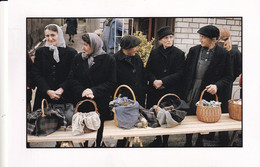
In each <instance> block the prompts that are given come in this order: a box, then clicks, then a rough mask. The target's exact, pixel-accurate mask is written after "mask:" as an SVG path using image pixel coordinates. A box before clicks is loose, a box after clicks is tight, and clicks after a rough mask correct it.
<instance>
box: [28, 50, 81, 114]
mask: <svg viewBox="0 0 260 167" xmlns="http://www.w3.org/2000/svg"><path fill="white" fill-rule="evenodd" d="M58 50H59V57H60V62H59V63H57V62H56V61H55V60H54V59H53V51H50V50H49V48H48V47H42V48H39V49H38V50H36V53H35V60H34V64H33V67H32V77H33V79H34V81H35V85H36V86H37V91H36V97H35V102H34V110H36V109H38V108H40V107H41V101H42V99H43V98H46V99H47V101H48V102H49V103H63V102H66V101H71V95H70V94H69V90H68V85H67V82H66V79H67V77H68V74H69V71H70V67H71V63H72V60H73V58H74V56H75V55H76V54H77V51H76V50H75V49H73V48H71V47H68V46H67V47H66V48H60V47H58ZM59 88H63V89H64V93H63V95H62V96H63V98H64V99H65V101H64V99H60V100H58V101H56V100H51V99H50V98H49V96H48V95H47V90H54V91H55V90H57V89H59Z"/></svg>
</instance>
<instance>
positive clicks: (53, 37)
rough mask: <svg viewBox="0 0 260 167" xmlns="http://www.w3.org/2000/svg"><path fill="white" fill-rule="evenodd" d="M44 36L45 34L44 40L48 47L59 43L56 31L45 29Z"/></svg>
mask: <svg viewBox="0 0 260 167" xmlns="http://www.w3.org/2000/svg"><path fill="white" fill-rule="evenodd" d="M44 34H45V38H46V40H47V42H48V43H49V44H50V45H53V46H57V44H58V42H59V38H58V33H57V32H56V31H52V30H49V29H46V30H45V31H44Z"/></svg>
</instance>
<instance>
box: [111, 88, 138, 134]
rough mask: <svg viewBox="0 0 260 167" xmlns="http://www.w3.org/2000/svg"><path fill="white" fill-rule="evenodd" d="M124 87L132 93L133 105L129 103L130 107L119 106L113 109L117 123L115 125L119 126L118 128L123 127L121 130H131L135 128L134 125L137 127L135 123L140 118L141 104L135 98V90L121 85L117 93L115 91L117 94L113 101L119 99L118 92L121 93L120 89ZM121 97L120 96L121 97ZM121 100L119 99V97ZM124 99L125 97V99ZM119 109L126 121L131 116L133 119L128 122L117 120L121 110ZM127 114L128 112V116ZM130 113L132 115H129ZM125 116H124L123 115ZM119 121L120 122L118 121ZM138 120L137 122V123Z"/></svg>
mask: <svg viewBox="0 0 260 167" xmlns="http://www.w3.org/2000/svg"><path fill="white" fill-rule="evenodd" d="M122 87H125V88H127V89H128V90H129V91H130V92H131V94H132V96H133V101H132V102H133V103H129V104H128V105H126V106H118V107H113V109H112V111H113V112H114V122H115V125H116V126H117V127H121V128H125V129H129V128H133V127H134V125H135V123H136V122H137V121H138V116H139V107H140V106H139V103H138V102H137V101H136V98H135V94H134V92H133V90H132V89H131V88H130V87H129V86H127V85H120V86H119V87H118V88H117V89H116V91H115V93H114V97H113V100H116V98H117V93H118V91H119V89H120V88H122ZM119 96H120V95H119ZM118 98H119V97H118ZM123 98H124V97H123ZM118 108H120V110H121V112H122V113H121V116H120V118H122V116H123V115H124V116H123V117H124V118H125V119H126V118H127V117H128V118H130V116H131V119H128V120H120V119H119V118H117V117H118V116H117V112H119V111H120V110H119V109H118ZM127 112H128V114H129V115H128V114H127ZM129 112H131V113H129ZM122 114H123V115H122ZM118 119H119V120H118ZM135 120H136V121H135ZM119 121H120V123H119ZM122 121H128V122H122Z"/></svg>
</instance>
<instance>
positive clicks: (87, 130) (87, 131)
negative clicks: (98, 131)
mask: <svg viewBox="0 0 260 167" xmlns="http://www.w3.org/2000/svg"><path fill="white" fill-rule="evenodd" d="M87 101H88V102H91V103H92V104H93V105H94V108H95V112H96V113H97V114H98V115H100V114H99V112H98V108H97V104H96V102H95V101H93V100H89V99H86V100H82V101H80V102H78V103H77V105H76V107H75V112H74V114H76V113H77V112H78V108H79V106H80V105H81V104H83V103H84V102H87ZM92 131H93V130H91V129H88V128H87V127H86V126H84V133H90V132H92Z"/></svg>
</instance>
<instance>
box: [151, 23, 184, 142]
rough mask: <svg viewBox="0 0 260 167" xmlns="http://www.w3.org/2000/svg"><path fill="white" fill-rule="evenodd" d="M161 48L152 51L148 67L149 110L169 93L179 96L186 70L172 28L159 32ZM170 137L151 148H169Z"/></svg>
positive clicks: (159, 138) (158, 139)
mask: <svg viewBox="0 0 260 167" xmlns="http://www.w3.org/2000/svg"><path fill="white" fill-rule="evenodd" d="M157 34H158V38H159V42H160V44H161V45H160V46H159V47H158V48H156V49H154V50H152V51H151V53H150V56H149V59H148V62H147V66H146V76H147V80H148V82H149V83H148V92H147V108H150V107H152V106H153V105H156V104H157V103H158V101H159V99H160V98H161V97H162V96H164V95H165V94H167V93H175V94H179V89H180V86H181V84H182V83H181V79H182V75H183V70H184V64H185V56H184V52H183V51H181V50H180V49H178V48H176V47H175V46H173V32H172V30H171V27H168V26H165V27H162V28H160V29H159V30H158V32H157ZM168 138H169V136H168V135H165V136H163V143H162V139H161V136H157V137H156V139H155V140H154V141H153V143H151V144H150V146H162V144H163V146H168Z"/></svg>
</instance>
